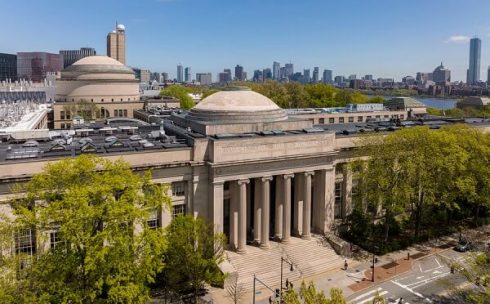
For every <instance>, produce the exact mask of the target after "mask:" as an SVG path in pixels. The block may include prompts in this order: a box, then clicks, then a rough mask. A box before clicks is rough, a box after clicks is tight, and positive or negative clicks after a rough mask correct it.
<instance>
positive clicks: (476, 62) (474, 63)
mask: <svg viewBox="0 0 490 304" xmlns="http://www.w3.org/2000/svg"><path fill="white" fill-rule="evenodd" d="M480 59H481V40H480V39H478V38H476V37H475V38H472V39H471V40H470V62H469V68H468V79H467V84H469V85H472V84H477V83H478V82H479V81H480Z"/></svg>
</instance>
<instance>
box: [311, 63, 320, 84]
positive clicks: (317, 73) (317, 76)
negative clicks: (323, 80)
mask: <svg viewBox="0 0 490 304" xmlns="http://www.w3.org/2000/svg"><path fill="white" fill-rule="evenodd" d="M312 81H313V83H318V82H319V81H320V68H318V67H314V68H313V79H312Z"/></svg>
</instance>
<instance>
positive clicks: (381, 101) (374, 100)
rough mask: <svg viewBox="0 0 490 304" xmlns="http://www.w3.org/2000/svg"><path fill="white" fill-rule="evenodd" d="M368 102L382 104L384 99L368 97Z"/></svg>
mask: <svg viewBox="0 0 490 304" xmlns="http://www.w3.org/2000/svg"><path fill="white" fill-rule="evenodd" d="M368 102H369V103H384V102H385V99H384V97H382V96H374V97H370V98H369V100H368Z"/></svg>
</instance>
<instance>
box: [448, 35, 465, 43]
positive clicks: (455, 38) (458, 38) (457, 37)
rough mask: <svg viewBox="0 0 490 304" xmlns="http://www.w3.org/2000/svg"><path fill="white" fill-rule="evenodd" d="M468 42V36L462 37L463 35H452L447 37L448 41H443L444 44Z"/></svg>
mask: <svg viewBox="0 0 490 304" xmlns="http://www.w3.org/2000/svg"><path fill="white" fill-rule="evenodd" d="M468 41H470V37H469V36H464V35H454V36H451V37H449V39H448V40H446V41H444V42H445V43H466V42H468Z"/></svg>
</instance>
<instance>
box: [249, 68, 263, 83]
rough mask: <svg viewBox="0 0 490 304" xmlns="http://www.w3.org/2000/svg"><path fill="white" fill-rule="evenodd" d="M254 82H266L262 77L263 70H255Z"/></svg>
mask: <svg viewBox="0 0 490 304" xmlns="http://www.w3.org/2000/svg"><path fill="white" fill-rule="evenodd" d="M252 80H253V81H255V82H262V81H264V78H263V77H262V71H261V70H255V71H254V77H253V78H252Z"/></svg>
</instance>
